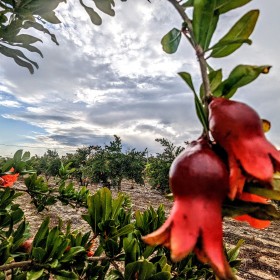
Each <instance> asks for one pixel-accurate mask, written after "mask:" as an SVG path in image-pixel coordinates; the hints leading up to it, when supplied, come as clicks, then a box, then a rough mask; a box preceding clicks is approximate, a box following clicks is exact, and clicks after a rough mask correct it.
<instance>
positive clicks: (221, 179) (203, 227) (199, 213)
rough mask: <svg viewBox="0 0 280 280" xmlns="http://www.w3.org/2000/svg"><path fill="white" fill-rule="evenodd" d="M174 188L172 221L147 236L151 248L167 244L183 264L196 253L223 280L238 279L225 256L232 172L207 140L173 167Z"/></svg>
mask: <svg viewBox="0 0 280 280" xmlns="http://www.w3.org/2000/svg"><path fill="white" fill-rule="evenodd" d="M170 186H171V189H172V192H173V195H174V205H173V208H172V211H171V214H170V216H169V218H168V219H167V220H166V222H165V223H164V224H163V225H162V226H161V227H160V228H159V229H158V230H156V231H155V232H153V233H151V234H149V235H147V236H144V237H143V240H144V241H145V242H146V243H148V244H150V245H160V244H163V245H165V246H166V247H168V248H170V250H171V258H172V259H173V260H174V261H180V260H182V259H183V258H184V257H186V256H187V255H188V254H189V253H190V252H191V251H192V250H194V252H195V253H196V255H197V257H198V258H199V259H200V260H201V261H203V262H205V261H207V262H209V263H210V264H211V266H212V268H213V270H214V272H215V273H216V274H217V276H218V277H220V279H234V276H233V275H232V272H231V269H230V267H229V265H228V263H227V261H226V258H225V256H224V252H223V240H222V238H223V236H222V235H223V233H222V214H221V212H222V202H223V200H224V198H225V197H226V195H227V192H228V172H227V169H226V166H225V165H224V163H223V162H222V161H221V159H220V158H219V157H218V156H217V155H216V154H215V153H214V151H213V150H212V149H211V147H210V146H209V144H208V143H207V141H206V140H205V139H199V140H198V141H194V142H192V143H191V144H190V145H189V146H188V147H187V148H186V149H185V150H184V151H183V152H182V153H181V154H180V155H179V156H178V157H177V158H176V159H175V160H174V162H173V163H172V166H171V168H170Z"/></svg>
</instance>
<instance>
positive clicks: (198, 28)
mask: <svg viewBox="0 0 280 280" xmlns="http://www.w3.org/2000/svg"><path fill="white" fill-rule="evenodd" d="M215 8H216V0H211V1H209V0H194V10H193V32H194V37H195V41H196V43H197V44H199V45H200V46H201V47H202V49H203V50H207V49H208V47H209V44H210V41H211V39H212V36H213V34H214V32H215V30H216V27H217V23H218V20H219V14H218V13H217V12H216V11H215Z"/></svg>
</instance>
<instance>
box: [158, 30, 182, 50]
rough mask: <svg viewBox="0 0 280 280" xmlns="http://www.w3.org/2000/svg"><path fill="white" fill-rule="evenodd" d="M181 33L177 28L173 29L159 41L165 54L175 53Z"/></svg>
mask: <svg viewBox="0 0 280 280" xmlns="http://www.w3.org/2000/svg"><path fill="white" fill-rule="evenodd" d="M181 36H182V35H181V31H180V30H179V29H177V28H173V29H172V30H170V31H169V32H168V33H167V34H165V35H164V36H163V38H162V39H161V45H162V48H163V50H164V51H165V52H166V53H169V54H172V53H175V52H176V51H177V49H178V46H179V44H180V41H181Z"/></svg>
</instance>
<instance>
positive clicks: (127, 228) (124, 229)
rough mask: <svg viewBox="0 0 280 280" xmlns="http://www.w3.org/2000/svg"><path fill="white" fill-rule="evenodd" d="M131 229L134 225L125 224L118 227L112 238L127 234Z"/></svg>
mask: <svg viewBox="0 0 280 280" xmlns="http://www.w3.org/2000/svg"><path fill="white" fill-rule="evenodd" d="M133 230H134V225H132V224H129V225H125V226H124V227H122V228H120V229H118V231H117V233H116V234H114V235H113V236H112V238H115V237H120V236H123V235H127V234H129V233H131V232H132V231H133Z"/></svg>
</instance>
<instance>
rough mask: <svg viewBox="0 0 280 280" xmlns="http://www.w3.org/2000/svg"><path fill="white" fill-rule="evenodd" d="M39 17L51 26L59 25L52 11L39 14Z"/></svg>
mask: <svg viewBox="0 0 280 280" xmlns="http://www.w3.org/2000/svg"><path fill="white" fill-rule="evenodd" d="M41 17H42V18H43V19H44V20H46V21H48V22H50V23H52V24H59V23H61V21H60V20H59V19H58V18H57V16H56V15H55V12H54V11H50V12H48V13H44V14H41Z"/></svg>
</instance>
